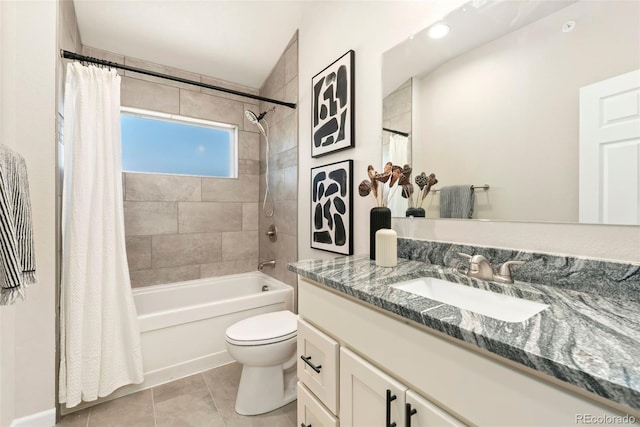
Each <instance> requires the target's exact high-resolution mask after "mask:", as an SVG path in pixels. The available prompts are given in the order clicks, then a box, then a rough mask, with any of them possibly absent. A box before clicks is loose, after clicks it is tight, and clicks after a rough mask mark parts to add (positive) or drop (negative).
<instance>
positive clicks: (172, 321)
mask: <svg viewBox="0 0 640 427" xmlns="http://www.w3.org/2000/svg"><path fill="white" fill-rule="evenodd" d="M263 286H267V288H268V291H263V290H262V288H263ZM133 298H134V301H135V304H136V309H137V311H138V321H139V326H140V334H141V340H142V355H143V361H144V371H145V385H146V387H145V388H147V387H152V386H153V385H157V384H161V383H163V382H166V381H169V380H171V379H173V378H179V377H183V376H186V375H190V374H193V373H196V372H200V371H203V370H206V369H210V368H214V367H216V366H221V365H224V364H225V363H229V362H231V361H232V360H233V359H232V358H231V357H230V356H229V354H228V353H227V349H226V346H225V341H224V333H225V330H226V329H227V328H228V327H229V326H231V325H232V324H234V323H235V322H237V321H239V320H242V319H246V318H248V317H251V316H255V315H256V314H262V313H267V312H270V311H278V310H291V309H292V307H293V288H292V287H290V286H288V285H286V284H284V283H282V282H280V281H278V280H275V279H273V278H271V277H269V276H267V275H266V274H263V273H260V272H252V273H244V274H234V275H230V276H222V277H212V278H208V279H200V280H191V281H187V282H180V283H172V284H169V285H156V286H149V287H144V288H137V289H134V290H133ZM149 382H153V384H147V383H149Z"/></svg>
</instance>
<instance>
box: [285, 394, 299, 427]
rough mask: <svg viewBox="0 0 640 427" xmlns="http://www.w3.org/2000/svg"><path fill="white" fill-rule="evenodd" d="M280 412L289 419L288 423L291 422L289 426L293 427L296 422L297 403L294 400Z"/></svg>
mask: <svg viewBox="0 0 640 427" xmlns="http://www.w3.org/2000/svg"><path fill="white" fill-rule="evenodd" d="M282 410H283V411H284V412H285V414H287V417H289V421H291V424H292V425H294V426H295V425H296V424H297V422H298V401H297V400H294V401H293V402H291V403H289V404H288V405H286V406H284V407H283V408H282Z"/></svg>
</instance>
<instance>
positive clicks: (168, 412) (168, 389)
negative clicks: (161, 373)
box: [153, 374, 224, 427]
mask: <svg viewBox="0 0 640 427" xmlns="http://www.w3.org/2000/svg"><path fill="white" fill-rule="evenodd" d="M153 402H154V407H155V414H156V426H157V427H164V426H166V427H174V426H176V427H177V426H190V427H200V426H202V427H204V426H207V427H216V426H220V427H222V426H224V423H223V421H222V417H221V416H220V415H219V414H218V411H217V409H216V407H215V405H214V403H213V399H212V398H211V395H210V394H209V389H208V388H207V385H206V383H205V381H204V378H203V376H202V374H197V375H192V376H190V377H186V378H182V379H180V380H176V381H173V382H170V383H167V384H163V385H161V386H158V387H155V388H154V389H153Z"/></svg>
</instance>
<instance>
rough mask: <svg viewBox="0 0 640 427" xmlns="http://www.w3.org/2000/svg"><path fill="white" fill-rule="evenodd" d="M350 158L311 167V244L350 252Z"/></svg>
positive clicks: (342, 252)
mask: <svg viewBox="0 0 640 427" xmlns="http://www.w3.org/2000/svg"><path fill="white" fill-rule="evenodd" d="M352 180H353V160H345V161H342V162H336V163H331V164H329V165H325V166H319V167H316V168H311V247H312V248H314V249H322V250H324V251H329V252H335V253H339V254H343V255H352V254H353V234H352V229H353V211H352V206H353V193H352V191H351V188H352V187H353V185H352Z"/></svg>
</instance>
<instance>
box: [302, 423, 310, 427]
mask: <svg viewBox="0 0 640 427" xmlns="http://www.w3.org/2000/svg"><path fill="white" fill-rule="evenodd" d="M300 427H311V424H308V425H307V424H305V423H300Z"/></svg>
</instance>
